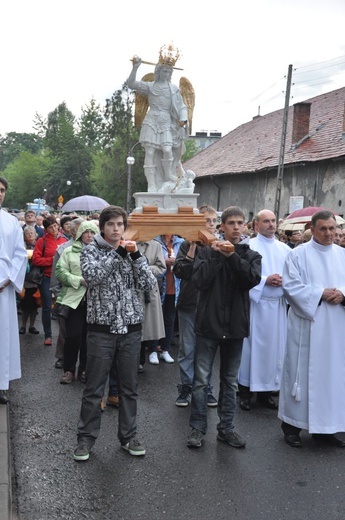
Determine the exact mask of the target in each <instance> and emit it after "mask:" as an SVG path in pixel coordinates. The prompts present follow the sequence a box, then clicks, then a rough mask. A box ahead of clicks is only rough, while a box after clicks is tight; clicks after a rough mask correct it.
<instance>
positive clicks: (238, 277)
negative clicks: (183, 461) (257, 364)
mask: <svg viewBox="0 0 345 520" xmlns="http://www.w3.org/2000/svg"><path fill="white" fill-rule="evenodd" d="M221 221H222V223H221V229H222V231H223V232H224V238H225V241H219V240H216V241H214V242H213V243H212V245H211V246H210V247H209V246H207V247H205V248H204V249H202V250H199V251H198V253H197V257H196V260H195V264H194V270H193V281H194V283H195V285H196V287H197V289H198V291H199V298H198V303H197V310H196V320H195V332H196V336H197V340H196V351H195V359H194V381H193V390H192V403H191V416H190V426H191V428H192V431H191V433H190V435H189V437H188V440H187V446H188V447H192V448H200V447H201V446H202V443H203V437H204V435H205V434H206V430H207V385H208V382H209V380H210V376H211V371H212V365H213V361H214V358H215V355H216V352H217V348H218V346H219V347H220V391H219V399H218V417H219V423H218V425H217V430H218V435H217V439H218V440H220V441H222V442H226V443H227V444H229V445H230V446H233V447H235V448H242V447H244V446H245V444H246V441H245V440H244V439H242V438H241V436H240V435H239V434H238V433H237V432H235V427H234V416H235V410H236V389H237V376H238V369H239V366H240V362H241V354H242V343H243V338H245V337H247V336H248V335H249V294H248V293H249V290H250V289H251V288H252V287H255V286H256V285H258V283H259V282H260V280H261V255H259V253H257V252H256V251H252V250H251V249H250V248H249V245H248V244H246V243H243V241H242V236H241V235H242V232H243V229H244V225H245V217H244V213H243V211H242V210H241V209H240V208H238V207H236V206H231V207H229V208H227V209H225V210H224V211H223V213H222V217H221Z"/></svg>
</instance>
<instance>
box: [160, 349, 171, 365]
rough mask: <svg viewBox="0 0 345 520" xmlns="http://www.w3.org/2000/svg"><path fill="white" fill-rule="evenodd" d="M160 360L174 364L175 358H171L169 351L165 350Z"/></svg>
mask: <svg viewBox="0 0 345 520" xmlns="http://www.w3.org/2000/svg"><path fill="white" fill-rule="evenodd" d="M159 359H163V360H164V361H165V362H166V363H174V360H173V358H172V357H171V356H170V354H169V352H168V351H167V350H163V352H162V353H161V355H160V356H159Z"/></svg>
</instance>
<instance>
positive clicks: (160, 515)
mask: <svg viewBox="0 0 345 520" xmlns="http://www.w3.org/2000/svg"><path fill="white" fill-rule="evenodd" d="M36 326H37V327H39V328H40V330H41V333H40V334H39V335H38V336H34V335H31V334H26V335H25V336H21V353H22V379H21V380H18V381H13V382H12V383H11V389H10V397H11V403H10V405H9V412H10V413H9V416H10V424H9V427H10V433H11V452H12V457H11V462H12V489H13V493H12V495H13V503H12V508H13V519H14V520H17V519H19V520H46V519H50V520H54V519H69V520H80V519H84V518H87V519H89V520H136V519H138V520H140V519H143V520H162V519H166V520H175V519H176V520H177V519H178V520H183V519H185V520H213V519H219V520H230V519H235V520H261V519H262V520H321V519H324V518H328V519H331V520H336V519H341V520H343V519H344V511H345V459H344V457H345V450H344V449H341V448H336V447H332V446H328V445H326V444H321V443H317V442H316V441H315V440H313V439H312V438H311V436H310V435H309V434H308V433H307V432H302V440H303V448H301V449H296V448H291V447H289V446H287V445H286V444H285V443H284V440H283V436H282V432H281V430H280V421H279V420H278V419H277V414H276V411H274V410H268V409H265V408H262V407H261V406H260V405H256V406H255V407H254V409H253V410H252V411H251V412H244V411H242V410H240V409H239V408H238V410H237V416H236V429H237V431H238V432H239V433H240V434H241V435H242V436H244V437H245V438H246V440H247V446H246V448H245V449H235V448H232V447H230V446H227V445H225V444H223V443H221V442H219V441H217V440H216V424H217V410H216V409H214V408H213V409H211V408H210V409H208V421H209V428H208V433H207V435H206V437H205V442H204V446H203V447H202V448H201V449H194V450H193V449H189V448H187V447H186V439H187V436H188V433H189V431H190V428H189V424H188V421H189V413H190V407H188V408H178V407H177V406H175V399H176V397H177V389H176V383H177V382H178V379H179V371H178V364H177V350H178V345H177V343H178V339H177V338H176V345H175V346H174V347H173V349H172V356H173V357H174V358H175V363H174V364H171V365H169V364H165V363H164V362H161V363H160V364H159V366H154V365H150V364H148V363H146V365H145V372H144V373H143V374H140V375H139V377H140V387H139V399H138V437H139V438H140V440H141V442H142V443H143V444H144V445H145V447H146V450H147V452H146V456H145V457H132V456H130V455H129V454H128V453H127V452H125V451H123V450H122V449H121V448H120V445H119V442H118V440H117V436H116V433H117V414H118V411H117V410H116V409H114V408H109V407H107V409H106V410H105V412H104V413H103V414H102V426H101V433H100V437H99V439H98V440H97V442H96V444H95V446H94V449H93V452H92V455H91V457H90V460H89V461H88V462H84V463H76V462H74V460H73V451H74V449H75V447H76V425H77V420H78V416H79V410H80V400H81V395H82V390H83V385H82V384H81V383H78V382H75V383H73V384H71V385H61V384H59V379H60V377H61V375H62V371H61V370H57V369H55V368H54V362H55V357H54V353H55V346H53V347H44V346H43V334H42V328H41V324H40V319H38V320H37V324H36ZM53 331H54V340H56V338H57V334H58V325H57V323H56V322H53ZM54 344H55V341H54ZM218 363H219V361H218V358H217V359H216V363H215V388H216V389H218V374H217V371H218ZM216 393H217V392H216ZM5 408H6V406H5V407H2V409H1V410H0V412H3V410H4V409H5ZM3 415H4V413H1V414H0V425H2V421H3ZM1 431H2V429H1ZM4 446H5V442H3V443H2V444H1V453H2V455H1V458H2V459H3V451H2V450H3V449H4ZM0 476H1V473H0ZM1 484H2V482H0V485H1ZM0 489H1V488H0ZM1 497H2V498H1V502H0V506H2V504H3V503H5V502H6V500H5V502H4V497H3V496H2V495H1ZM6 498H7V497H6ZM1 511H3V509H2V507H1ZM2 519H4V520H7V518H6V516H3V517H1V520H2Z"/></svg>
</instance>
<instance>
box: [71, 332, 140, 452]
mask: <svg viewBox="0 0 345 520" xmlns="http://www.w3.org/2000/svg"><path fill="white" fill-rule="evenodd" d="M140 345H141V330H138V331H134V332H129V333H128V334H110V333H107V332H95V331H88V334H87V364H86V371H85V372H86V385H85V389H84V392H83V398H82V404H81V412H80V417H79V422H78V442H81V441H83V442H86V444H87V445H88V446H90V447H91V446H93V444H94V443H95V441H96V439H97V437H98V435H99V431H100V427H101V399H102V398H103V395H104V390H105V385H106V382H107V379H108V375H109V372H110V369H111V366H112V363H113V359H114V357H115V360H116V366H117V376H118V380H117V384H118V389H119V396H120V407H119V421H118V438H119V440H120V442H121V444H126V443H127V442H129V440H130V439H131V438H132V437H135V435H136V429H137V398H138V366H139V356H140Z"/></svg>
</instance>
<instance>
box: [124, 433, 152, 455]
mask: <svg viewBox="0 0 345 520" xmlns="http://www.w3.org/2000/svg"><path fill="white" fill-rule="evenodd" d="M121 448H122V449H123V450H126V451H128V453H130V455H134V456H135V457H138V456H143V455H145V453H146V450H145V448H144V446H142V445H141V443H140V441H138V439H137V438H136V437H133V438H132V439H130V441H129V442H127V444H121Z"/></svg>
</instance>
